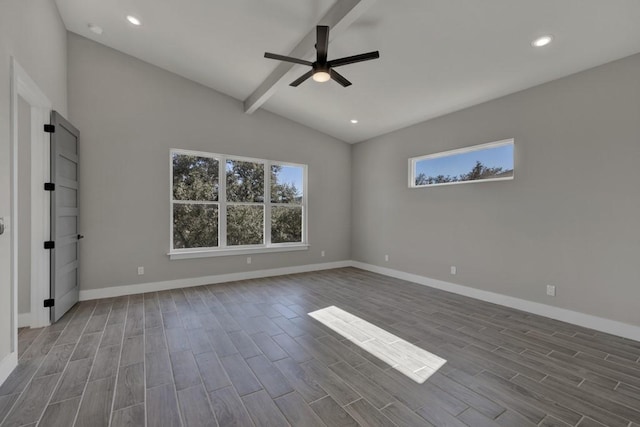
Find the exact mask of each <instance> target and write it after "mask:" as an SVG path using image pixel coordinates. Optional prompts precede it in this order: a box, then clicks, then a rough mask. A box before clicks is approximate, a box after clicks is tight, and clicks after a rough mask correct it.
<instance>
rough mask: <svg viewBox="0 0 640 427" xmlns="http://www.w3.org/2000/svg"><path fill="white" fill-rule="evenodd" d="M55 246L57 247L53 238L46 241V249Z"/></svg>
mask: <svg viewBox="0 0 640 427" xmlns="http://www.w3.org/2000/svg"><path fill="white" fill-rule="evenodd" d="M55 247H56V242H54V241H53V240H47V241H46V242H44V248H45V249H54V248H55Z"/></svg>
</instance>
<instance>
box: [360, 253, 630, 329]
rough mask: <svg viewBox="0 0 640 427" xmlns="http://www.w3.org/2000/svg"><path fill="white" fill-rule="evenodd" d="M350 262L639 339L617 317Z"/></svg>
mask: <svg viewBox="0 0 640 427" xmlns="http://www.w3.org/2000/svg"><path fill="white" fill-rule="evenodd" d="M351 266H352V267H356V268H360V269H362V270H367V271H371V272H373V273H378V274H382V275H385V276H390V277H395V278H396V279H401V280H406V281H408V282H413V283H417V284H419V285H424V286H429V287H431V288H436V289H441V290H443V291H447V292H452V293H454V294H458V295H464V296H467V297H470V298H474V299H478V300H482V301H487V302H491V303H494V304H498V305H502V306H505V307H510V308H515V309H517V310H522V311H526V312H528V313H533V314H537V315H540V316H545V317H549V318H551V319H556V320H560V321H563V322H567V323H571V324H574V325H578V326H582V327H585V328H589V329H594V330H596V331H600V332H606V333H608V334H613V335H617V336H620V337H624V338H629V339H632V340H636V341H640V326H636V325H630V324H628V323H622V322H618V321H616V320H611V319H606V318H603V317H597V316H592V315H590V314H585V313H580V312H577V311H572V310H567V309H565V308H560V307H554V306H551V305H547V304H541V303H538V302H533V301H527V300H524V299H520V298H515V297H510V296H507V295H502V294H498V293H495V292H489V291H484V290H481V289H476V288H471V287H469V286H463V285H457V284H455V283H449V282H445V281H442V280H436V279H431V278H429V277H425V276H419V275H417V274H411V273H406V272H404V271H399V270H393V269H391V268H386V267H379V266H377V265H372V264H366V263H363V262H359V261H351Z"/></svg>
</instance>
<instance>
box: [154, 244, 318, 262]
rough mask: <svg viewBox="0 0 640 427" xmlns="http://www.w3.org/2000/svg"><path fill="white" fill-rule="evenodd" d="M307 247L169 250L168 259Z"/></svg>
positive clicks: (299, 245) (283, 245)
mask: <svg viewBox="0 0 640 427" xmlns="http://www.w3.org/2000/svg"><path fill="white" fill-rule="evenodd" d="M308 249H309V245H301V244H299V243H298V244H295V245H285V244H280V245H277V246H261V247H257V248H251V247H240V248H238V249H233V247H227V248H225V249H205V250H200V251H199V250H194V249H188V250H179V251H174V252H169V253H168V254H167V255H169V259H171V260H175V259H191V258H209V257H218V256H229V255H251V254H265V253H273V252H293V251H306V250H308Z"/></svg>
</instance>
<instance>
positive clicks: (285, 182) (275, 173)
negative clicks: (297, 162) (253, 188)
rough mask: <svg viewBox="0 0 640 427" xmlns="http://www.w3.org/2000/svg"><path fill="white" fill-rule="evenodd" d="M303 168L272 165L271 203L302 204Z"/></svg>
mask: <svg viewBox="0 0 640 427" xmlns="http://www.w3.org/2000/svg"><path fill="white" fill-rule="evenodd" d="M303 176H304V172H303V169H302V166H287V165H277V164H274V165H271V202H272V203H295V204H298V205H299V204H302V189H303V188H304V186H303V184H302V180H303Z"/></svg>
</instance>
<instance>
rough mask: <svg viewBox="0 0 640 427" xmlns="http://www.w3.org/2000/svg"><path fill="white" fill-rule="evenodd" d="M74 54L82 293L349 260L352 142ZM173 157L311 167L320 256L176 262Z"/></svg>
mask: <svg viewBox="0 0 640 427" xmlns="http://www.w3.org/2000/svg"><path fill="white" fill-rule="evenodd" d="M68 49H69V64H68V67H69V106H70V119H71V121H72V122H73V123H74V125H75V126H76V127H78V128H79V129H80V134H81V144H80V165H81V166H80V170H81V172H80V180H81V183H80V185H81V190H80V197H81V201H80V206H81V215H82V219H81V229H82V233H83V234H84V235H85V236H86V237H85V239H84V240H83V241H82V242H81V248H82V250H81V254H82V261H81V273H80V280H81V289H83V290H88V289H96V288H103V287H108V286H114V285H129V284H135V283H145V282H155V281H164V280H172V279H182V278H189V277H200V276H206V275H215V274H225V273H233V272H242V271H247V270H261V269H267V268H276V267H286V266H296V265H304V264H312V263H320V262H331V261H338V260H346V259H349V255H350V238H349V234H350V231H349V228H350V223H349V222H350V197H351V192H350V185H349V178H350V165H351V148H350V146H349V145H347V144H345V143H344V142H341V141H338V140H336V139H333V138H331V137H328V136H326V135H324V134H321V133H319V132H316V131H313V130H311V129H309V128H306V127H303V126H301V125H299V124H296V123H294V122H292V121H289V120H286V119H284V118H282V117H279V116H277V115H274V114H272V113H269V112H266V111H262V110H261V111H258V112H256V113H254V114H252V115H247V114H245V113H244V112H243V110H242V103H241V102H239V101H237V100H235V99H232V98H230V97H227V96H225V95H222V94H220V93H218V92H215V91H213V90H211V89H207V88H205V87H204V86H201V85H198V84H196V83H193V82H191V81H189V80H186V79H183V78H181V77H178V76H176V75H175V74H172V73H169V72H167V71H164V70H161V69H159V68H157V67H154V66H152V65H149V64H147V63H145V62H142V61H140V60H138V59H135V58H132V57H130V56H127V55H125V54H122V53H120V52H117V51H115V50H112V49H110V48H107V47H104V46H102V45H99V44H97V43H95V42H92V41H90V40H88V39H85V38H83V37H80V36H78V35H75V34H69V36H68ZM170 148H184V149H192V150H201V151H208V152H216V153H223V154H234V155H241V156H250V157H258V158H267V159H272V160H283V161H290V162H297V163H306V164H308V165H309V170H308V172H309V224H310V226H309V242H310V244H311V248H310V249H309V250H308V251H300V252H288V253H277V254H257V255H252V261H253V262H252V264H251V265H247V264H246V256H228V257H216V258H203V259H190V260H174V261H170V260H169V258H168V256H167V252H168V250H169V194H170V193H169V149H170ZM322 250H325V251H326V256H325V257H324V258H321V257H320V251H322ZM137 266H144V267H145V275H144V276H138V275H137Z"/></svg>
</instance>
